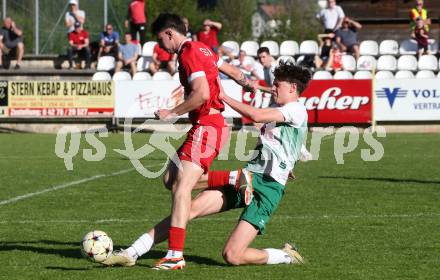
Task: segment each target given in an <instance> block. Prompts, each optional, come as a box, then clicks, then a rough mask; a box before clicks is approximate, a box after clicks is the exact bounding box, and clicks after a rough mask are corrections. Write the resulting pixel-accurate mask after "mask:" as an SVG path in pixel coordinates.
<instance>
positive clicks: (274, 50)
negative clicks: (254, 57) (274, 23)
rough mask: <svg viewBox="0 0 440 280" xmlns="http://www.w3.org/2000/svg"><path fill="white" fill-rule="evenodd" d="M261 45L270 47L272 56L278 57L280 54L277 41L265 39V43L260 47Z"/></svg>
mask: <svg viewBox="0 0 440 280" xmlns="http://www.w3.org/2000/svg"><path fill="white" fill-rule="evenodd" d="M261 47H266V48H268V49H269V53H270V55H271V56H275V57H278V56H279V55H280V47H279V46H278V43H277V42H275V41H264V42H263V43H261V45H260V48H261Z"/></svg>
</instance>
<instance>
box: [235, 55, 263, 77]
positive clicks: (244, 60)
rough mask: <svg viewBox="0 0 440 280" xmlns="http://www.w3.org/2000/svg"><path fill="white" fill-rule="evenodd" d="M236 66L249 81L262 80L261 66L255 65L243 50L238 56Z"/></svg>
mask: <svg viewBox="0 0 440 280" xmlns="http://www.w3.org/2000/svg"><path fill="white" fill-rule="evenodd" d="M237 66H238V68H240V70H241V71H242V72H243V73H244V74H245V75H246V77H248V78H249V79H253V80H263V79H264V71H263V66H262V65H261V64H260V63H256V62H255V61H254V59H253V58H251V57H249V56H247V55H246V52H245V51H243V50H241V51H240V52H239V54H238V63H237Z"/></svg>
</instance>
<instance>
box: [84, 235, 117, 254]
mask: <svg viewBox="0 0 440 280" xmlns="http://www.w3.org/2000/svg"><path fill="white" fill-rule="evenodd" d="M112 252H113V241H112V239H111V238H110V237H109V236H108V235H107V233H105V232H103V231H100V230H94V231H91V232H89V233H87V234H86V235H85V236H84V238H83V240H82V241H81V253H82V254H83V255H84V257H86V258H87V259H88V260H90V261H92V262H103V261H105V260H106V259H107V257H108V255H110V254H111V253H112Z"/></svg>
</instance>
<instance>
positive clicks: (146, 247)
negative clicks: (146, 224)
mask: <svg viewBox="0 0 440 280" xmlns="http://www.w3.org/2000/svg"><path fill="white" fill-rule="evenodd" d="M153 243H154V240H153V239H152V238H151V236H150V235H149V234H148V233H145V234H143V235H142V236H141V237H139V238H138V240H136V241H135V242H134V243H133V244H132V245H131V246H130V247H129V248H127V250H126V251H127V253H128V255H129V256H130V257H132V258H135V259H137V258H138V257H140V256H142V255H144V254H145V253H147V252H148V251H150V249H151V247H153Z"/></svg>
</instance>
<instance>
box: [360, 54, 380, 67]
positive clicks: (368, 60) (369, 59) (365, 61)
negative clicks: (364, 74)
mask: <svg viewBox="0 0 440 280" xmlns="http://www.w3.org/2000/svg"><path fill="white" fill-rule="evenodd" d="M375 68H376V59H375V58H374V56H371V55H364V56H361V57H359V59H358V61H357V69H358V70H367V71H372V70H373V69H375Z"/></svg>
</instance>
